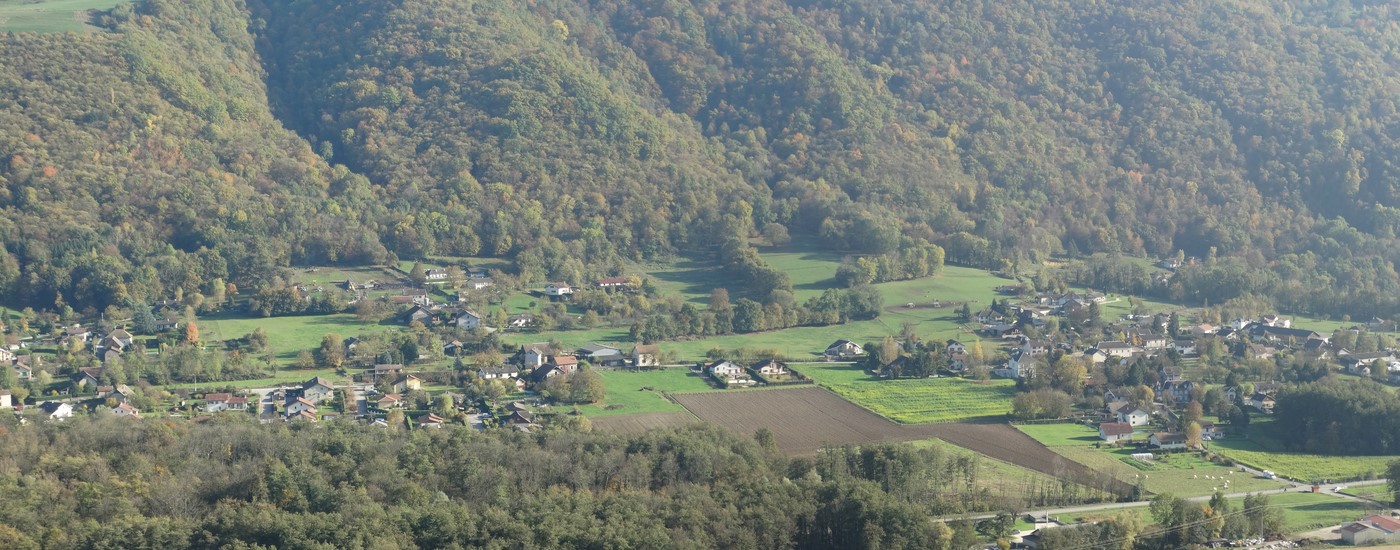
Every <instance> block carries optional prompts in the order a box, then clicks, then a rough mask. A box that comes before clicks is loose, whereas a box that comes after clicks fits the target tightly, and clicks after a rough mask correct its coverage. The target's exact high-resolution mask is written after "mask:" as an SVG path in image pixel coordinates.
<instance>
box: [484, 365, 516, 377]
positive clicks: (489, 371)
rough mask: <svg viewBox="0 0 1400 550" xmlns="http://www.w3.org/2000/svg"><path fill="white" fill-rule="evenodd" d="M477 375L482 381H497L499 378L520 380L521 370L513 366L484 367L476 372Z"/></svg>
mask: <svg viewBox="0 0 1400 550" xmlns="http://www.w3.org/2000/svg"><path fill="white" fill-rule="evenodd" d="M476 375H477V376H478V377H480V378H481V379H482V380H495V379H497V378H519V377H520V369H517V368H515V367H511V366H500V367H482V368H479V369H477V370H476Z"/></svg>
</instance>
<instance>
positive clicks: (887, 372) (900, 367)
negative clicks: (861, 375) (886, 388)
mask: <svg viewBox="0 0 1400 550" xmlns="http://www.w3.org/2000/svg"><path fill="white" fill-rule="evenodd" d="M908 364H909V357H908V356H904V355H901V356H899V357H895V358H894V359H891V360H890V362H888V363H885V364H883V365H880V369H879V370H878V371H876V372H875V375H876V376H879V377H880V378H896V377H898V376H899V375H901V374H903V373H904V367H905V366H906V365H908Z"/></svg>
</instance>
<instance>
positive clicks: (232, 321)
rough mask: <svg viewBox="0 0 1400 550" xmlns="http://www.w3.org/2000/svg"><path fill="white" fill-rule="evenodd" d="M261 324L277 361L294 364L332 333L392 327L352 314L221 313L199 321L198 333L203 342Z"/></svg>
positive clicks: (237, 334) (248, 330) (241, 333)
mask: <svg viewBox="0 0 1400 550" xmlns="http://www.w3.org/2000/svg"><path fill="white" fill-rule="evenodd" d="M258 327H262V329H263V330H264V331H266V332H267V342H268V347H270V348H272V351H273V353H274V354H275V360H276V361H277V362H279V363H282V364H291V362H292V361H294V360H296V357H297V353H298V352H301V351H302V350H310V349H312V348H315V347H318V346H320V345H321V338H322V337H324V336H325V335H326V334H329V333H336V334H339V335H341V336H344V337H347V338H348V337H350V336H355V335H359V334H368V333H371V332H377V331H383V330H388V329H389V327H387V326H384V325H380V324H376V323H366V322H362V321H360V320H359V319H356V318H355V316H354V315H352V314H349V313H339V314H335V315H298V316H291V317H248V316H247V315H245V314H242V313H221V314H218V315H210V316H206V317H203V318H200V320H199V334H200V337H201V339H202V340H204V341H214V340H231V339H235V338H242V337H243V336H245V335H247V334H248V333H251V332H253V330H254V329H256V328H258Z"/></svg>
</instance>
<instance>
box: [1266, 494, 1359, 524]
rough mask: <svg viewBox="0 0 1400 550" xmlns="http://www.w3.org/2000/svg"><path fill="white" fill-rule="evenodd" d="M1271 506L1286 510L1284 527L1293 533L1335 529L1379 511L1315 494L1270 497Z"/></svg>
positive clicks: (1329, 496) (1352, 502) (1350, 501)
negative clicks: (1324, 528) (1345, 522)
mask: <svg viewBox="0 0 1400 550" xmlns="http://www.w3.org/2000/svg"><path fill="white" fill-rule="evenodd" d="M1269 504H1270V505H1271V506H1277V507H1279V508H1281V509H1282V510H1283V523H1284V526H1285V527H1286V529H1287V530H1288V531H1289V532H1292V533H1297V532H1300V531H1307V530H1309V529H1318V528H1322V527H1330V526H1336V525H1338V524H1340V523H1342V522H1344V521H1353V520H1356V519H1360V518H1361V517H1363V516H1366V515H1368V513H1371V512H1376V511H1377V510H1376V509H1375V508H1373V507H1370V506H1367V505H1366V504H1365V503H1361V502H1356V501H1354V500H1344V499H1340V498H1337V497H1334V496H1331V495H1325V494H1315V493H1284V494H1282V495H1269Z"/></svg>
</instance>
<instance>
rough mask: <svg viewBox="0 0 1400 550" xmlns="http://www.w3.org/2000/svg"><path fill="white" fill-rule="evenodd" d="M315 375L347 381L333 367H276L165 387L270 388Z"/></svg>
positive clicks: (307, 378) (299, 381) (301, 380)
mask: <svg viewBox="0 0 1400 550" xmlns="http://www.w3.org/2000/svg"><path fill="white" fill-rule="evenodd" d="M317 376H320V377H322V378H325V379H327V380H331V381H334V382H345V381H348V379H347V378H346V377H344V376H341V375H339V374H336V372H335V369H308V370H301V369H278V370H277V372H276V373H271V372H269V373H268V376H266V377H264V378H255V379H252V380H232V381H223V382H185V383H181V384H170V385H168V386H165V388H168V389H175V388H187V389H197V388H204V389H208V388H271V387H276V386H279V385H284V384H300V383H302V382H305V381H307V380H310V379H312V378H315V377H317Z"/></svg>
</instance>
